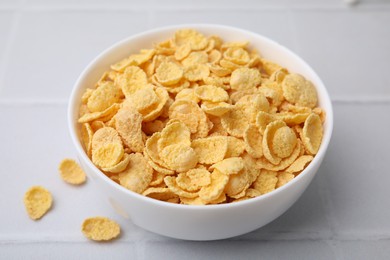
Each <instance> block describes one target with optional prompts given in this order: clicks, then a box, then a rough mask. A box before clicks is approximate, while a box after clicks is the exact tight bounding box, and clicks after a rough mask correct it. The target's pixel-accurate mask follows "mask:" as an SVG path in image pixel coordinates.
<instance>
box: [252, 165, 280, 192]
mask: <svg viewBox="0 0 390 260" xmlns="http://www.w3.org/2000/svg"><path fill="white" fill-rule="evenodd" d="M277 182H278V177H277V172H274V171H268V170H261V171H260V174H259V176H258V177H257V179H256V181H255V182H254V184H253V186H254V188H255V189H256V190H258V191H259V192H260V193H261V194H266V193H268V192H271V191H273V190H274V189H275V188H276V183H277Z"/></svg>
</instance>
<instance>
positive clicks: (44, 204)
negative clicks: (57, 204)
mask: <svg viewBox="0 0 390 260" xmlns="http://www.w3.org/2000/svg"><path fill="white" fill-rule="evenodd" d="M52 202H53V199H52V196H51V194H50V192H49V191H48V190H46V189H45V188H43V187H41V186H33V187H31V188H30V189H29V190H28V191H27V192H26V193H25V194H24V206H25V207H26V211H27V214H28V215H29V217H30V218H31V219H33V220H37V219H40V218H42V217H43V215H45V214H46V212H47V211H48V210H49V209H50V208H51V205H52Z"/></svg>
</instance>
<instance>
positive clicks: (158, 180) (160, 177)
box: [149, 167, 165, 187]
mask: <svg viewBox="0 0 390 260" xmlns="http://www.w3.org/2000/svg"><path fill="white" fill-rule="evenodd" d="M152 168H153V167H152ZM164 177H165V174H164V173H161V172H158V171H156V170H155V171H153V178H152V180H151V181H150V183H149V186H151V187H152V186H153V187H154V186H159V185H160V184H162V183H163V181H164Z"/></svg>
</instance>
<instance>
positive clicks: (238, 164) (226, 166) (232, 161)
mask: <svg viewBox="0 0 390 260" xmlns="http://www.w3.org/2000/svg"><path fill="white" fill-rule="evenodd" d="M244 167H245V166H244V161H243V159H242V158H241V157H231V158H227V159H224V160H222V161H220V162H217V163H216V164H213V165H212V166H211V167H210V169H211V170H213V169H217V170H218V171H220V172H222V173H223V174H226V175H231V174H237V173H239V172H240V171H241V170H242V169H244Z"/></svg>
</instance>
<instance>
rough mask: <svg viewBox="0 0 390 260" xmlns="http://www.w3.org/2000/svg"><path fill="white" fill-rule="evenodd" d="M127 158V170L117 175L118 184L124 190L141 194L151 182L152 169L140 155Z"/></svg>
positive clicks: (135, 154) (136, 154)
mask: <svg viewBox="0 0 390 260" xmlns="http://www.w3.org/2000/svg"><path fill="white" fill-rule="evenodd" d="M129 157H130V159H129V160H130V162H129V164H128V166H127V169H126V170H125V171H123V172H121V173H120V174H119V182H120V184H121V185H122V186H123V187H125V188H126V189H129V190H131V191H134V192H136V193H140V194H141V193H142V192H143V191H144V190H146V188H147V187H148V186H149V184H150V182H151V181H152V178H153V169H152V167H151V166H150V165H149V164H148V162H147V161H146V159H145V158H144V157H143V155H142V154H140V153H132V154H130V155H129Z"/></svg>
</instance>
